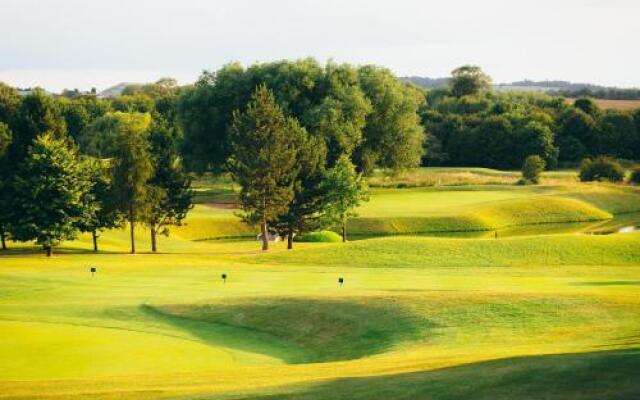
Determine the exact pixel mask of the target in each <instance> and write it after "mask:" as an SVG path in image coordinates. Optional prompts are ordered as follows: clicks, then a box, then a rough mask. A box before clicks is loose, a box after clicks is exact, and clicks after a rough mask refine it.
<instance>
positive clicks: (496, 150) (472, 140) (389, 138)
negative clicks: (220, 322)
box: [0, 59, 640, 252]
mask: <svg viewBox="0 0 640 400" xmlns="http://www.w3.org/2000/svg"><path fill="white" fill-rule="evenodd" d="M490 82H491V79H490V77H489V76H487V75H486V74H485V73H484V72H483V71H482V70H481V69H480V68H478V67H475V66H463V67H461V68H458V69H456V70H454V71H453V73H452V76H451V78H449V80H448V86H447V87H445V88H441V89H433V90H424V89H421V88H418V87H416V86H414V85H412V84H410V83H407V82H403V81H401V80H399V79H398V78H396V77H395V76H394V75H393V74H392V73H391V72H390V71H389V70H387V69H385V68H381V67H376V66H352V65H349V64H335V63H332V62H329V63H327V64H325V65H321V64H319V63H318V62H317V61H315V60H313V59H303V60H298V61H278V62H272V63H261V64H255V65H252V66H249V67H246V68H245V67H243V66H241V65H240V64H237V63H232V64H228V65H225V66H224V67H222V68H220V69H219V70H217V71H214V72H208V71H205V72H204V73H203V74H202V75H201V76H200V78H199V79H198V80H197V82H195V83H194V84H193V85H188V86H182V87H180V86H178V85H177V83H176V81H175V80H173V79H170V78H164V79H161V80H159V81H158V82H155V83H151V84H143V85H131V86H128V87H127V88H126V89H125V90H124V91H123V92H122V94H121V95H119V96H117V97H115V98H112V99H99V98H98V97H96V95H95V94H88V95H83V94H80V93H79V92H70V91H67V92H66V93H65V95H64V96H48V95H46V94H45V93H44V92H43V91H39V90H35V91H34V92H33V93H32V94H30V95H28V96H24V97H21V96H19V95H18V94H17V93H16V91H15V90H13V89H12V88H10V87H8V86H6V85H0V157H1V159H0V167H2V171H3V172H2V175H1V176H0V185H1V187H2V190H1V192H0V234H1V235H2V241H3V246H5V242H6V238H7V237H11V238H12V239H15V240H24V241H28V240H35V241H36V242H37V243H38V244H40V245H42V246H43V247H44V248H45V249H47V250H48V251H50V249H51V248H52V247H53V246H55V245H56V244H57V243H59V242H60V241H61V240H65V239H70V238H73V237H75V235H76V234H77V233H78V232H90V233H92V236H93V239H94V247H95V248H96V249H97V247H98V243H97V242H98V237H99V235H100V232H101V231H102V230H104V229H110V228H114V227H122V226H124V224H125V223H128V224H129V227H130V235H131V251H132V252H135V227H136V226H137V225H144V226H146V227H147V228H148V230H149V234H150V237H151V243H152V250H154V251H155V250H156V249H157V244H156V237H157V235H158V234H168V229H169V227H170V226H172V225H179V224H181V223H182V221H183V220H184V218H185V216H186V214H187V212H188V210H189V209H190V208H191V206H192V191H191V188H190V186H191V178H190V176H191V175H190V174H191V173H202V172H211V173H214V174H218V173H228V174H230V175H231V176H232V177H233V179H234V180H235V182H237V183H238V184H239V185H240V188H241V191H240V202H241V205H242V208H243V211H244V213H243V218H244V219H245V221H247V222H248V223H251V224H256V225H259V226H260V227H261V235H262V239H263V241H264V243H263V246H264V247H265V248H266V247H268V238H269V235H272V234H279V235H282V236H286V237H287V238H288V241H289V246H290V247H291V246H292V244H291V242H292V238H293V236H294V235H296V234H300V233H303V232H308V231H310V230H314V229H318V228H320V227H324V226H328V225H330V224H333V225H339V226H341V227H342V228H341V229H342V231H343V237H344V238H345V239H346V221H347V219H348V217H349V216H350V215H352V213H353V209H354V207H355V206H356V205H357V204H359V202H361V201H364V200H366V184H365V181H364V178H363V177H365V176H367V175H369V174H371V173H372V172H373V171H374V170H375V169H382V170H385V171H388V172H390V173H401V172H402V171H403V170H407V169H410V168H414V167H418V166H420V165H452V166H482V167H493V168H501V169H516V168H520V167H521V166H522V165H523V162H524V161H525V159H527V158H528V157H530V156H537V157H538V158H532V159H530V162H529V168H528V169H529V170H530V171H533V172H535V171H537V170H538V169H539V166H540V165H544V166H546V168H550V169H553V168H556V167H557V166H562V165H577V164H578V163H579V162H580V161H581V160H582V159H584V158H585V157H596V156H603V155H605V156H610V157H615V158H623V159H629V160H637V159H640V111H639V110H636V111H614V110H604V111H603V110H600V109H599V108H598V107H597V106H596V104H595V103H594V102H592V101H591V100H589V99H586V98H585V99H583V98H581V99H578V100H576V101H575V102H574V103H573V104H570V103H569V102H567V101H566V99H564V98H561V97H553V96H549V95H544V94H531V93H528V94H525V93H497V92H494V91H492V90H490V88H491V85H490Z"/></svg>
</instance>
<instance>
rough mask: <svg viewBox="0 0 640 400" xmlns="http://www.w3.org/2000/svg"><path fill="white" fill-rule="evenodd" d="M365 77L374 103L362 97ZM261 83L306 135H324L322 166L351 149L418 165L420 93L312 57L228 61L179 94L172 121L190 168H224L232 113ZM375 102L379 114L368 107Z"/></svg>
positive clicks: (379, 73) (386, 163)
mask: <svg viewBox="0 0 640 400" xmlns="http://www.w3.org/2000/svg"><path fill="white" fill-rule="evenodd" d="M368 71H370V72H368ZM363 74H364V75H366V77H367V79H368V82H369V83H368V85H369V86H370V89H371V94H372V95H375V96H378V97H377V98H376V99H373V98H371V97H370V96H369V94H368V93H366V90H365V88H364V84H363V82H362V76H363ZM260 84H265V85H266V86H267V87H269V88H270V89H271V90H272V92H273V95H274V97H275V99H276V102H277V103H278V105H279V106H280V107H281V109H282V111H283V113H284V114H285V115H286V116H290V117H293V118H296V119H297V120H298V121H299V122H300V124H301V125H302V126H303V127H304V128H305V129H306V130H307V132H309V134H311V135H314V136H318V137H321V138H323V140H324V141H325V143H326V144H327V150H328V156H327V165H329V166H331V165H333V164H334V163H335V161H336V160H337V159H338V158H339V157H340V156H341V155H342V154H347V155H349V156H352V155H353V154H354V153H355V152H359V153H360V154H364V156H360V157H358V158H359V159H361V160H362V159H366V160H371V161H372V162H369V163H368V165H369V164H370V165H375V166H381V167H384V168H391V169H402V168H406V167H411V166H416V165H418V164H419V161H420V155H421V153H422V142H423V140H424V135H423V132H422V129H421V126H420V124H419V123H418V122H419V121H418V116H417V115H416V110H417V108H418V106H419V104H421V102H423V101H424V94H423V93H422V92H420V91H419V90H417V89H415V88H411V87H409V86H407V85H405V84H403V83H401V82H400V81H398V80H397V78H395V77H393V76H392V75H391V74H390V73H389V72H388V71H387V70H383V69H377V68H374V67H365V68H363V69H360V70H359V69H357V68H354V67H352V66H350V65H335V64H332V63H329V64H327V66H326V67H324V68H323V67H322V66H320V65H319V64H318V63H317V62H316V61H315V60H313V59H303V60H299V61H295V62H290V61H279V62H274V63H267V64H255V65H252V66H250V67H249V68H247V69H243V68H242V67H241V66H240V65H238V64H230V65H227V66H225V67H223V68H222V69H220V70H219V71H217V72H214V73H211V72H206V73H205V74H203V75H202V76H201V78H200V79H199V80H198V82H197V83H196V84H195V85H194V86H193V87H190V88H187V89H185V90H184V91H183V92H182V93H181V94H180V96H179V98H178V102H177V103H178V104H177V120H178V122H179V124H180V126H181V127H182V131H183V132H184V147H183V152H184V157H185V163H186V166H187V168H188V169H191V170H196V171H206V170H211V171H214V172H219V171H222V170H224V168H225V165H226V161H227V160H228V159H229V157H230V155H231V148H230V147H229V140H228V138H229V132H230V126H231V123H232V115H233V111H234V110H236V109H241V108H242V107H244V105H245V104H246V103H247V102H248V101H249V99H250V97H251V95H252V93H253V91H254V89H255V87H256V86H258V85H260ZM374 101H375V102H377V104H378V109H377V110H374V109H373V107H372V103H373V102H374ZM387 106H390V107H392V108H391V109H390V110H391V111H392V112H391V113H389V114H388V115H384V116H383V115H380V116H379V117H378V118H377V119H372V120H371V121H372V123H375V124H376V126H374V127H372V128H371V129H370V132H369V134H370V136H371V141H369V140H368V139H367V138H365V136H366V134H365V131H366V127H367V125H368V124H369V122H368V121H369V120H368V119H367V117H368V116H369V117H372V115H373V114H374V113H375V112H379V111H380V109H381V108H383V107H387ZM385 112H386V111H385ZM367 143H370V144H367ZM414 145H415V146H414ZM396 159H397V160H396ZM361 164H362V163H361ZM369 169H370V168H369Z"/></svg>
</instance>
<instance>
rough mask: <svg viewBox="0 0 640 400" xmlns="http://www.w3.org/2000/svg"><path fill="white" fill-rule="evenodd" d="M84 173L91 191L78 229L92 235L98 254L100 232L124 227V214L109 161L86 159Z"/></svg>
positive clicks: (86, 196) (94, 248)
mask: <svg viewBox="0 0 640 400" xmlns="http://www.w3.org/2000/svg"><path fill="white" fill-rule="evenodd" d="M84 172H85V173H86V174H87V179H88V180H89V181H90V182H91V190H90V191H89V192H88V193H86V195H85V197H84V198H83V201H84V203H85V204H86V206H85V210H86V216H85V218H83V219H82V220H81V221H80V222H79V223H78V229H79V230H80V231H81V232H90V233H91V238H92V240H93V251H95V252H97V251H98V238H99V237H100V232H101V231H103V230H105V229H113V228H118V227H120V226H122V213H121V212H120V210H119V209H118V207H117V204H116V201H115V198H114V188H113V186H112V184H111V171H110V163H109V161H108V160H99V159H96V158H92V157H86V158H85V160H84Z"/></svg>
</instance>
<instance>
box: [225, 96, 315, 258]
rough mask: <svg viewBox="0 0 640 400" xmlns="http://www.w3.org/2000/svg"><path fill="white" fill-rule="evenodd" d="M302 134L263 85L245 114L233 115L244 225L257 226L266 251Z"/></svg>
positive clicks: (233, 166) (289, 195) (289, 188)
mask: <svg viewBox="0 0 640 400" xmlns="http://www.w3.org/2000/svg"><path fill="white" fill-rule="evenodd" d="M302 132H304V130H303V129H302V128H301V127H300V125H299V124H298V122H297V121H296V120H295V119H292V118H286V117H285V116H284V113H283V112H282V110H281V109H280V107H279V106H278V105H277V104H276V102H275V99H274V97H273V94H272V93H271V92H270V91H269V89H267V87H266V86H264V85H261V86H259V87H258V88H257V89H256V92H255V93H254V95H253V96H252V98H251V101H250V102H249V104H248V106H247V109H246V110H245V111H244V112H242V113H241V112H236V113H234V118H233V124H232V128H231V139H232V149H233V155H232V157H231V160H230V170H231V172H232V176H233V179H234V180H235V181H236V182H237V183H238V184H239V185H240V187H241V190H240V202H241V204H242V209H243V210H244V212H245V214H244V216H243V217H244V220H245V221H247V222H249V223H259V224H260V231H261V234H262V249H263V250H268V249H269V229H268V224H269V223H270V222H273V221H275V220H276V219H277V218H278V217H279V216H280V215H282V214H284V213H285V212H286V211H287V207H288V205H289V203H290V202H291V200H292V199H293V196H294V190H293V185H294V182H295V178H296V176H297V174H298V171H299V166H298V165H297V162H296V160H297V153H298V149H297V146H296V142H297V140H295V139H294V138H295V137H296V136H298V135H300V134H302Z"/></svg>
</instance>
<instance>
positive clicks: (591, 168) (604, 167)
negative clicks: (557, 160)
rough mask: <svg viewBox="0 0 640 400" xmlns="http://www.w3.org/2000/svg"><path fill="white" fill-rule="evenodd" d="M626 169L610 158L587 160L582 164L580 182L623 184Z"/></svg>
mask: <svg viewBox="0 0 640 400" xmlns="http://www.w3.org/2000/svg"><path fill="white" fill-rule="evenodd" d="M623 179H624V169H623V168H622V166H620V164H619V163H617V162H615V161H614V160H612V159H610V158H609V157H605V156H599V157H596V158H594V159H591V158H585V159H584V160H582V162H581V163H580V180H581V181H583V182H589V181H605V180H606V181H611V182H621V181H622V180H623Z"/></svg>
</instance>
